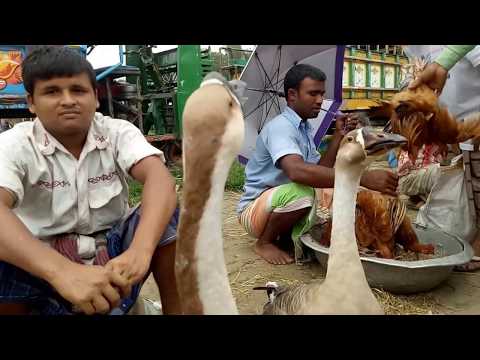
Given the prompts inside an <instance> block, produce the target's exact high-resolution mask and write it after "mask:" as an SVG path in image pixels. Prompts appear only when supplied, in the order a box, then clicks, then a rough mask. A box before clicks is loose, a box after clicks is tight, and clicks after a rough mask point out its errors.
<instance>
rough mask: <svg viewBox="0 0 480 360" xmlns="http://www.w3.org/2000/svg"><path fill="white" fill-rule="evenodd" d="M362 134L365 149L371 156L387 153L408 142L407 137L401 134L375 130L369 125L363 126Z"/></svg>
mask: <svg viewBox="0 0 480 360" xmlns="http://www.w3.org/2000/svg"><path fill="white" fill-rule="evenodd" d="M362 136H363V139H364V141H365V151H366V153H367V155H369V156H370V155H377V154H381V153H385V152H387V151H388V150H391V149H394V148H396V147H399V146H402V145H405V144H406V143H407V139H406V138H404V137H403V136H401V135H398V134H391V133H385V132H382V131H374V130H373V129H371V128H368V127H365V128H362Z"/></svg>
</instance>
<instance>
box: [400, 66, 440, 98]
mask: <svg viewBox="0 0 480 360" xmlns="http://www.w3.org/2000/svg"><path fill="white" fill-rule="evenodd" d="M447 76H448V71H447V70H446V69H445V68H444V67H443V66H441V65H439V64H437V63H435V62H434V63H431V64H428V65H427V66H426V67H425V69H424V70H423V71H422V73H421V74H420V75H419V76H418V77H417V78H416V79H415V80H413V81H412V82H411V83H410V85H408V89H409V90H414V89H416V88H417V87H419V86H420V85H421V84H425V85H427V86H428V87H429V88H430V89H432V90H434V91H435V92H436V93H437V95H440V93H441V92H442V90H443V87H444V86H445V81H447Z"/></svg>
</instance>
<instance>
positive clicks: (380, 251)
mask: <svg viewBox="0 0 480 360" xmlns="http://www.w3.org/2000/svg"><path fill="white" fill-rule="evenodd" d="M406 213H407V210H406V207H405V204H404V203H403V202H402V201H401V200H400V199H398V198H394V197H392V196H387V195H384V194H381V193H377V192H374V191H370V190H361V191H359V192H358V195H357V212H356V218H355V235H356V237H357V243H358V245H359V248H360V250H361V251H363V249H368V250H373V251H374V252H376V253H377V256H379V257H381V258H386V259H392V258H394V249H395V244H400V245H402V246H403V248H404V249H405V250H407V251H413V252H416V253H422V254H433V253H434V249H435V248H434V246H433V245H431V244H420V243H419V242H418V238H417V235H416V234H415V231H414V230H413V228H412V224H411V222H410V219H409V218H408V216H406ZM331 230H332V222H331V219H329V220H328V221H327V223H326V224H325V225H324V230H323V232H322V237H321V240H320V244H322V245H323V246H327V247H329V246H330V236H331ZM362 248H363V249H362Z"/></svg>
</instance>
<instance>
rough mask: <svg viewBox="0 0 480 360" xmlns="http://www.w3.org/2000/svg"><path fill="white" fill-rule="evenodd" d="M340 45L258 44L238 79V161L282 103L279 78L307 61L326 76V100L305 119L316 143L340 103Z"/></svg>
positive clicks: (243, 158) (249, 150)
mask: <svg viewBox="0 0 480 360" xmlns="http://www.w3.org/2000/svg"><path fill="white" fill-rule="evenodd" d="M344 50H345V47H344V46H337V45H258V46H257V47H256V48H255V51H254V52H253V53H252V55H251V56H250V59H249V60H248V62H247V65H246V66H245V68H244V69H243V72H242V75H241V76H240V80H242V81H244V82H245V83H246V84H247V89H246V91H245V96H246V97H247V101H246V102H245V104H244V106H243V112H244V116H245V141H244V144H243V147H242V150H241V151H240V155H239V160H240V162H242V163H243V164H246V162H247V161H248V159H249V158H250V155H251V153H252V152H253V151H254V150H255V143H256V140H257V136H258V134H259V133H260V130H261V129H262V128H263V127H264V126H265V124H266V123H267V122H268V121H270V120H271V119H272V118H274V117H275V116H277V115H278V114H280V113H281V112H282V111H283V109H284V108H285V106H286V102H285V98H284V97H283V79H284V77H285V74H286V73H287V71H288V70H289V69H290V68H291V67H292V66H293V65H296V64H310V65H314V66H316V67H318V68H320V69H321V70H322V71H323V72H324V73H325V74H326V76H327V81H326V94H325V98H326V100H325V101H324V102H323V105H322V107H323V109H324V110H326V111H321V112H320V114H319V115H318V117H317V118H316V119H312V120H309V121H310V123H311V125H312V128H313V131H314V134H315V135H314V139H315V144H316V145H318V144H319V143H320V140H321V139H322V137H323V136H324V135H325V133H326V132H327V130H328V127H329V126H330V124H331V122H332V120H333V116H334V113H335V112H336V111H337V110H338V108H339V107H340V105H341V103H342V75H343V56H344Z"/></svg>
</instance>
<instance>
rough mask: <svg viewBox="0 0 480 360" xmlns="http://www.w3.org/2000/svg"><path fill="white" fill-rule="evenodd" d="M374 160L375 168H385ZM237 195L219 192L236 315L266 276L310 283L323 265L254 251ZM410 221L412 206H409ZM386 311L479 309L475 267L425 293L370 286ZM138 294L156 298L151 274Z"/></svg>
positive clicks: (257, 295) (248, 307)
mask: <svg viewBox="0 0 480 360" xmlns="http://www.w3.org/2000/svg"><path fill="white" fill-rule="evenodd" d="M385 165H386V163H385V162H382V163H378V164H377V166H375V167H380V168H381V167H385ZM239 198H240V194H239V193H236V192H229V191H227V192H225V195H224V203H223V205H224V208H223V217H224V221H223V224H224V229H223V235H224V250H225V260H226V263H227V269H228V275H229V279H230V285H231V287H232V291H233V295H234V297H235V299H236V302H237V306H238V309H239V312H240V314H244V315H247V314H248V315H254V314H261V312H262V308H263V305H264V304H265V302H266V300H267V297H266V293H265V291H258V290H253V287H255V286H264V285H265V283H266V282H267V281H276V282H277V283H279V284H281V285H288V284H294V283H297V282H305V283H306V282H311V281H312V280H314V279H319V278H323V277H324V276H325V270H324V269H322V268H321V266H320V265H319V263H318V262H316V261H312V262H310V263H306V264H303V265H296V264H291V265H280V266H279V265H271V264H269V263H267V262H266V261H264V260H262V259H261V258H260V257H259V256H257V255H256V254H255V253H254V252H253V244H254V242H255V240H254V239H253V238H252V237H250V236H249V235H248V234H246V233H245V231H244V230H243V228H242V227H241V226H240V224H239V223H238V220H237V216H236V212H235V207H236V205H237V203H238V200H239ZM408 215H409V216H410V218H411V219H412V220H414V219H415V217H416V211H412V210H409V212H408ZM374 294H375V295H376V296H377V298H378V299H379V301H380V303H381V304H382V305H383V307H384V310H385V313H386V314H480V301H479V300H478V299H480V271H478V272H475V273H461V272H453V273H452V275H451V276H450V277H449V278H448V279H447V280H446V281H445V282H444V283H442V284H441V285H439V286H438V287H437V288H435V289H434V290H432V291H430V292H427V293H420V294H414V295H401V296H399V295H393V294H390V293H388V292H385V291H381V290H378V289H374ZM141 295H142V296H143V297H146V298H149V299H152V300H155V301H158V300H159V294H158V291H157V289H156V286H155V283H154V282H153V279H152V278H151V277H150V278H149V279H148V280H147V282H146V284H145V286H144V287H143V289H142V293H141Z"/></svg>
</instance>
